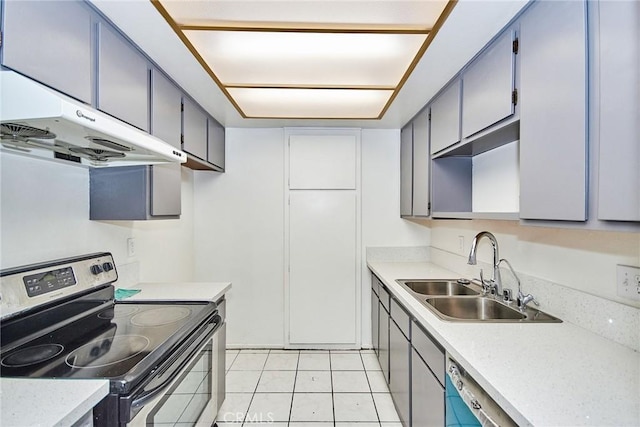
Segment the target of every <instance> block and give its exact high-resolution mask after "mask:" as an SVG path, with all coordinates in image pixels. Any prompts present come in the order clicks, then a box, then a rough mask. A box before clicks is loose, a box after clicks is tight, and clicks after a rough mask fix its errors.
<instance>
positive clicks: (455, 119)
mask: <svg viewBox="0 0 640 427" xmlns="http://www.w3.org/2000/svg"><path fill="white" fill-rule="evenodd" d="M461 87H462V82H461V81H460V80H456V81H455V82H453V83H452V84H451V85H450V86H449V87H448V88H447V89H445V91H444V92H442V94H440V96H438V98H437V99H436V100H435V101H433V103H432V104H431V153H437V152H438V151H440V150H443V149H445V148H447V147H449V146H451V145H453V144H455V143H456V142H458V141H460V93H461Z"/></svg>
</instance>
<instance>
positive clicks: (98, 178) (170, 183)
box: [89, 164, 181, 221]
mask: <svg viewBox="0 0 640 427" xmlns="http://www.w3.org/2000/svg"><path fill="white" fill-rule="evenodd" d="M180 173H181V169H180V165H173V164H167V165H155V166H127V167H118V168H93V169H90V170H89V187H90V192H89V219H92V220H104V221H113V220H126V221H133V220H147V219H172V218H179V216H180V209H181V208H180V206H181V204H180V182H181V180H180ZM176 183H177V184H178V186H177V187H176ZM176 191H177V193H176Z"/></svg>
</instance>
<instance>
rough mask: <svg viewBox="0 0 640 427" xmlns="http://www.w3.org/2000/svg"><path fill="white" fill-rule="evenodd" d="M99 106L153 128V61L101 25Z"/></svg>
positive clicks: (147, 128) (99, 36) (99, 32)
mask: <svg viewBox="0 0 640 427" xmlns="http://www.w3.org/2000/svg"><path fill="white" fill-rule="evenodd" d="M97 78H98V100H97V101H98V102H97V106H98V109H99V110H101V111H104V112H105V113H108V114H111V115H112V116H114V117H117V118H119V119H120V120H122V121H125V122H127V123H129V124H131V125H133V126H135V127H137V128H140V129H142V130H144V131H147V132H148V131H149V111H150V108H149V64H148V62H147V60H146V58H144V57H143V56H142V55H141V54H140V53H139V52H138V51H137V50H136V49H135V48H134V47H133V46H132V45H131V44H130V43H129V42H128V41H127V40H125V39H124V37H123V36H121V35H120V34H118V33H116V31H115V30H114V29H113V28H111V27H109V26H108V25H107V24H104V23H100V24H99V25H98V76H97Z"/></svg>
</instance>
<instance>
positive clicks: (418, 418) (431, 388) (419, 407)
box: [411, 349, 445, 427]
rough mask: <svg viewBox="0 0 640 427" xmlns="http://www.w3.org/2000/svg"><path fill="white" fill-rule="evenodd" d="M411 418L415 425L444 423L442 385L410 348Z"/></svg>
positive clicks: (425, 425) (438, 424)
mask: <svg viewBox="0 0 640 427" xmlns="http://www.w3.org/2000/svg"><path fill="white" fill-rule="evenodd" d="M411 377H412V378H411V419H412V422H413V424H412V425H413V426H415V427H423V426H424V427H427V426H444V425H445V394H444V387H443V386H442V384H440V383H439V382H438V380H437V379H436V378H435V376H434V375H433V373H432V372H431V370H430V369H429V367H428V366H427V364H426V363H425V362H424V360H422V358H421V357H420V356H419V355H418V353H417V352H416V350H415V349H412V350H411Z"/></svg>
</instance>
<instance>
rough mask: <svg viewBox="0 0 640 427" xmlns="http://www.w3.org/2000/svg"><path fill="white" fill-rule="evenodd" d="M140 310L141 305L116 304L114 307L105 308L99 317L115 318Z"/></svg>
mask: <svg viewBox="0 0 640 427" xmlns="http://www.w3.org/2000/svg"><path fill="white" fill-rule="evenodd" d="M139 311H140V308H139V307H136V306H135V305H130V304H116V305H114V306H113V308H110V309H107V310H104V311H103V312H101V313H100V314H98V317H99V318H100V319H113V318H114V317H115V316H130V315H132V314H135V313H137V312H139Z"/></svg>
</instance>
